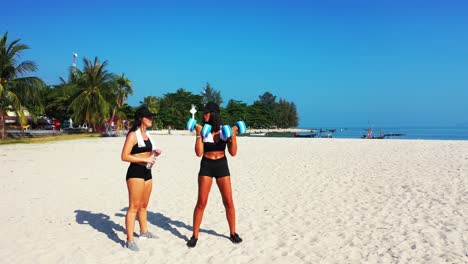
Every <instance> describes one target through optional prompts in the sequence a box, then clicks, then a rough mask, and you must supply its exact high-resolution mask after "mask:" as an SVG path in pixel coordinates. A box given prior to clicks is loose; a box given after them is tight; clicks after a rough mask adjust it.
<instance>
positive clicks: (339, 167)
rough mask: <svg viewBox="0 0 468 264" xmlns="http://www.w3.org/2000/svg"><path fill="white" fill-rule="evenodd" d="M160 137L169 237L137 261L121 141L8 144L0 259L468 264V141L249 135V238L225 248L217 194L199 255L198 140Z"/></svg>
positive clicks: (158, 228)
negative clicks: (128, 231)
mask: <svg viewBox="0 0 468 264" xmlns="http://www.w3.org/2000/svg"><path fill="white" fill-rule="evenodd" d="M154 139H156V141H157V142H158V144H159V147H160V148H162V149H163V150H164V154H163V156H161V157H160V158H159V160H158V163H157V165H156V166H155V168H154V169H153V174H154V176H153V177H154V179H155V182H154V184H155V185H154V189H153V194H152V197H151V202H150V205H149V215H148V217H149V226H150V230H151V231H152V232H154V233H155V234H157V235H158V236H159V239H154V240H146V241H138V240H137V243H139V246H140V248H141V250H142V251H141V252H138V253H134V252H130V251H129V250H127V249H125V248H123V247H122V245H123V243H124V240H125V230H124V228H125V222H124V215H125V209H126V207H127V206H128V204H127V203H128V199H127V189H126V185H125V173H126V168H127V166H128V164H126V163H124V162H122V161H120V151H121V147H122V144H123V141H124V138H123V137H120V138H97V139H86V140H74V141H60V142H53V143H45V144H28V145H24V144H21V145H2V146H0V166H1V171H0V174H1V183H0V191H1V197H2V199H1V201H0V210H1V214H0V221H1V227H0V232H1V234H2V239H1V240H0V262H1V263H15V264H16V263H28V264H29V263H48V264H49V263H79V264H85V263H112V264H115V263H223V264H227V263H445V262H448V263H468V141H410V140H360V139H307V138H239V140H238V141H239V155H238V156H237V157H234V158H232V157H228V159H229V164H230V169H231V173H232V183H233V189H234V201H235V204H236V209H237V230H238V233H239V234H240V235H241V237H242V238H243V239H244V242H243V243H241V244H239V245H234V244H232V243H231V242H230V241H229V240H228V239H227V235H228V225H227V221H226V219H225V213H224V207H223V205H222V201H221V197H220V194H219V191H218V189H217V187H216V185H215V184H214V185H213V188H212V191H211V194H210V200H209V202H208V206H207V209H206V211H205V215H204V219H203V223H202V226H201V228H202V231H201V233H200V237H199V242H198V245H197V247H196V248H194V249H188V248H187V247H186V246H185V239H186V238H188V237H190V236H191V225H192V212H193V207H194V205H195V202H196V197H197V176H196V175H197V172H198V166H199V158H197V157H196V156H195V154H194V151H193V148H194V146H193V145H194V144H193V143H194V138H193V137H189V136H181V135H172V136H167V135H155V136H154ZM136 231H137V232H138V231H139V230H138V228H137V230H136Z"/></svg>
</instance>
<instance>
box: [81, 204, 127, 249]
mask: <svg viewBox="0 0 468 264" xmlns="http://www.w3.org/2000/svg"><path fill="white" fill-rule="evenodd" d="M75 213H76V222H77V223H78V224H81V225H90V226H91V227H92V228H94V229H96V230H97V231H99V232H101V233H103V234H105V235H106V236H107V237H108V238H109V239H110V240H112V241H114V242H116V243H118V244H120V245H121V246H122V247H123V246H124V245H125V241H123V240H121V239H119V237H118V236H117V233H116V232H123V233H124V234H125V228H124V227H123V226H121V225H119V224H116V223H114V222H113V221H112V220H110V217H109V216H108V215H105V214H102V213H96V214H95V213H91V212H89V211H84V210H75Z"/></svg>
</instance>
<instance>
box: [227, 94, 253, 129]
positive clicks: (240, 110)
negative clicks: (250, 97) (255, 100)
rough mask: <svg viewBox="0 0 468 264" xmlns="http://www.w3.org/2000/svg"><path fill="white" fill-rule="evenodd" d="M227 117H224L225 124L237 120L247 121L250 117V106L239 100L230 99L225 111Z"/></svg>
mask: <svg viewBox="0 0 468 264" xmlns="http://www.w3.org/2000/svg"><path fill="white" fill-rule="evenodd" d="M223 112H224V113H226V117H223V121H224V123H225V124H230V125H231V126H232V125H234V124H235V123H236V122H237V121H240V120H244V121H246V120H247V119H250V118H249V107H248V105H247V104H246V103H244V102H242V101H237V100H232V99H231V100H229V102H228V104H227V106H226V109H225V111H223Z"/></svg>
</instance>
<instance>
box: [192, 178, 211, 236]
mask: <svg viewBox="0 0 468 264" xmlns="http://www.w3.org/2000/svg"><path fill="white" fill-rule="evenodd" d="M212 183H213V179H212V178H211V177H208V176H199V177H198V200H197V204H196V205H195V210H194V211H193V236H194V237H195V238H198V233H199V232H200V225H201V221H202V218H203V212H204V211H205V207H206V204H207V203H208V194H210V190H211V184H212Z"/></svg>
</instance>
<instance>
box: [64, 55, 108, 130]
mask: <svg viewBox="0 0 468 264" xmlns="http://www.w3.org/2000/svg"><path fill="white" fill-rule="evenodd" d="M83 62H84V65H85V66H84V69H83V71H80V70H78V69H76V68H73V69H71V71H72V74H73V75H74V76H76V79H74V80H73V82H72V85H76V86H77V87H78V93H77V94H76V96H74V98H73V100H72V102H71V104H70V108H71V109H72V110H73V115H72V118H73V120H75V122H83V121H84V122H86V123H89V124H91V125H92V126H93V127H95V126H96V125H100V124H104V122H105V121H106V120H107V119H108V118H109V116H110V109H111V106H112V105H114V106H115V102H116V101H117V100H116V94H115V92H114V91H115V90H116V89H115V88H116V83H115V81H114V78H113V77H114V76H113V75H112V74H111V73H109V72H108V71H107V70H106V66H107V61H104V62H102V63H101V62H100V61H99V59H98V58H97V57H95V58H94V61H91V60H88V59H86V58H84V59H83Z"/></svg>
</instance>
